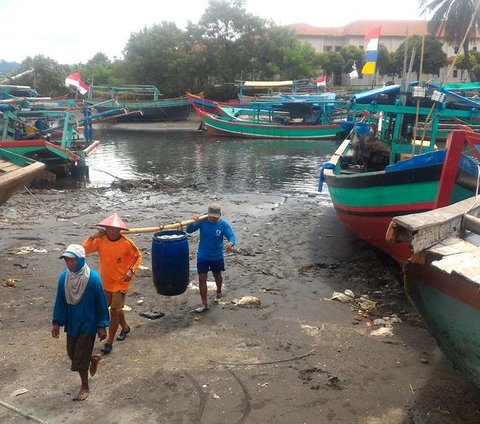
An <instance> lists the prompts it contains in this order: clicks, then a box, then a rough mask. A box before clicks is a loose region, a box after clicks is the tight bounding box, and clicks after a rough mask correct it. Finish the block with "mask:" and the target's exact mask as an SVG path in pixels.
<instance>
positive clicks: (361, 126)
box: [354, 122, 370, 136]
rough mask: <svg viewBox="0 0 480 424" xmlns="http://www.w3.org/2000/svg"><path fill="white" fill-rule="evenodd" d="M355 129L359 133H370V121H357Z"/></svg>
mask: <svg viewBox="0 0 480 424" xmlns="http://www.w3.org/2000/svg"><path fill="white" fill-rule="evenodd" d="M354 131H355V132H356V133H357V134H358V135H361V136H362V135H368V134H369V132H370V125H369V124H368V122H357V123H356V124H355V127H354Z"/></svg>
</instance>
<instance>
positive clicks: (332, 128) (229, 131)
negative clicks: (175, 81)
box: [195, 108, 353, 140]
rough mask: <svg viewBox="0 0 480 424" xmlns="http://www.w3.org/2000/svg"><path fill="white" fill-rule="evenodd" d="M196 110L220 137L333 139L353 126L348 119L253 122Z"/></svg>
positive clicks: (343, 134)
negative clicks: (319, 122) (324, 122)
mask: <svg viewBox="0 0 480 424" xmlns="http://www.w3.org/2000/svg"><path fill="white" fill-rule="evenodd" d="M195 112H196V113H197V115H198V116H199V117H201V119H202V121H203V125H204V126H205V128H206V130H207V132H208V134H210V135H214V136H219V137H240V138H257V139H258V138H265V139H268V138H271V139H272V138H273V139H308V140H315V139H329V140H331V139H335V138H340V139H341V138H344V137H345V136H346V135H347V134H348V132H349V131H350V130H351V128H352V126H353V123H352V122H347V121H345V122H341V123H332V124H328V125H296V124H295V125H285V124H275V123H260V122H258V123H253V122H248V121H244V122H242V121H241V120H232V119H229V118H228V117H222V116H218V115H212V114H209V113H206V112H203V111H199V110H198V108H195Z"/></svg>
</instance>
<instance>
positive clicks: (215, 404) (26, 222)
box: [0, 185, 480, 424]
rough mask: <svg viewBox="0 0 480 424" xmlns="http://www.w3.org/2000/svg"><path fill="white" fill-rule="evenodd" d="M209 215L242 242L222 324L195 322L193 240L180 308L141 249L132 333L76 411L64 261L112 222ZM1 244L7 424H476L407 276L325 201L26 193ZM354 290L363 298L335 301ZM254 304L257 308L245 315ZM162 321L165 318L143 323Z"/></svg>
mask: <svg viewBox="0 0 480 424" xmlns="http://www.w3.org/2000/svg"><path fill="white" fill-rule="evenodd" d="M213 201H215V202H219V203H221V205H222V209H223V217H224V218H225V219H226V220H228V221H229V222H230V223H231V225H232V227H233V229H234V231H235V233H236V236H237V239H238V241H237V245H236V248H237V250H236V251H235V252H234V253H231V254H228V255H227V256H226V267H227V270H226V272H225V291H224V299H222V302H220V303H219V304H213V294H214V292H213V291H211V292H210V301H211V304H212V307H211V309H210V310H209V311H208V312H207V313H205V314H202V315H198V314H195V313H193V312H192V311H193V309H194V308H195V307H196V306H198V304H199V301H200V297H199V294H198V286H197V276H196V270H195V247H196V243H197V236H196V235H194V236H192V237H191V238H190V241H189V247H190V256H191V258H190V286H189V288H188V289H187V291H186V292H185V293H183V294H181V295H178V296H172V297H165V296H161V295H159V294H158V293H157V292H156V289H155V287H154V285H153V282H152V271H151V268H152V267H151V260H152V259H151V237H152V234H138V235H132V236H131V238H132V239H133V240H134V241H135V242H136V243H137V244H138V246H139V247H140V248H141V250H142V252H143V254H144V261H143V264H142V268H141V269H140V270H139V271H138V272H137V274H136V276H135V279H134V282H133V285H132V290H131V292H130V294H129V296H128V299H127V304H128V306H129V307H130V308H131V311H129V312H128V313H127V320H128V321H129V323H130V325H131V328H132V331H131V333H130V334H129V336H128V337H127V339H126V340H125V341H123V342H115V344H114V346H113V351H112V353H111V354H109V355H108V356H105V357H103V359H102V360H101V361H100V364H99V368H98V371H97V374H96V375H95V376H94V377H93V378H91V380H90V389H91V394H90V396H89V398H88V399H87V400H86V401H85V402H72V401H71V398H72V397H73V396H74V395H75V394H76V392H77V391H78V388H79V384H80V380H79V377H78V374H77V373H73V372H71V371H70V370H69V366H70V363H69V360H68V358H67V356H66V352H65V337H64V334H63V333H62V334H61V337H60V340H57V339H53V338H52V337H51V335H50V329H51V309H52V306H53V301H54V297H55V290H56V284H57V278H58V275H59V273H60V271H61V270H62V269H63V267H64V263H63V261H61V260H59V259H58V257H59V254H60V252H61V251H63V249H64V248H65V246H66V245H68V244H70V243H75V242H76V243H78V242H81V241H82V240H83V239H84V238H85V237H87V236H88V235H89V234H91V233H92V232H93V231H94V230H95V228H96V227H95V224H96V223H97V222H99V221H101V220H102V219H103V218H105V217H106V216H108V215H110V214H111V213H113V212H118V213H119V214H120V215H121V216H122V218H124V220H125V221H126V222H127V223H128V224H129V225H130V226H131V227H135V228H137V227H150V226H155V225H164V224H168V223H172V222H178V221H183V220H187V219H189V218H190V217H191V216H192V215H193V214H194V213H200V214H201V213H204V212H205V211H206V208H207V206H208V204H209V203H211V202H213ZM0 229H1V234H2V236H1V238H0V248H1V250H0V299H1V300H0V302H1V303H0V330H1V334H2V342H1V343H0V381H1V382H2V385H1V386H0V400H1V401H2V405H1V406H0V423H5V424H13V423H23V422H29V421H27V419H26V418H25V417H24V416H22V413H25V414H27V415H30V416H31V417H35V418H36V419H37V420H39V421H41V422H48V423H90V422H92V423H93V422H103V423H112V424H113V423H139V422H143V423H147V424H149V423H151V424H154V423H160V422H161V423H204V424H207V423H229V424H230V423H272V424H273V423H275V424H291V423H362V424H363V423H370V424H373V423H375V424H376V423H389V424H390V423H391V424H407V423H415V424H424V423H425V424H427V423H428V424H432V423H433V424H436V423H478V422H480V411H479V408H478V405H479V404H480V403H479V401H480V395H479V392H478V391H477V390H476V389H475V388H474V387H473V386H472V385H471V384H469V383H468V382H466V381H465V380H464V379H463V378H462V377H461V376H460V375H459V374H458V373H457V372H456V371H455V370H454V369H452V368H451V366H450V365H449V363H448V362H447V361H446V359H445V358H444V356H443V355H442V353H441V352H440V351H439V350H438V348H437V347H436V345H435V344H434V342H433V340H432V338H431V337H430V335H429V333H428V332H427V330H426V329H425V328H424V326H423V324H422V322H421V320H420V319H419V317H418V316H417V315H416V313H415V311H414V310H413V308H412V307H411V305H410V303H409V301H408V299H407V298H406V297H405V295H404V293H403V288H402V284H401V273H400V269H399V268H398V267H397V266H396V265H395V264H394V263H392V262H391V261H390V260H389V259H388V258H386V257H385V256H383V255H381V254H380V253H378V252H377V251H375V250H372V249H371V248H369V246H368V245H366V244H365V243H363V242H361V241H359V240H357V239H355V238H354V237H353V236H352V235H351V234H350V233H349V232H348V231H346V230H345V229H344V228H343V227H342V226H341V225H340V223H339V222H338V220H337V217H336V215H335V212H334V210H333V208H332V206H331V204H330V202H329V200H328V198H327V197H325V196H323V195H321V194H318V195H317V196H307V195H295V196H290V195H289V196H286V195H282V194H278V195H272V194H268V195H267V194H260V193H257V194H236V195H233V194H229V195H223V194H212V193H199V192H198V191H196V190H194V189H192V188H179V187H177V188H174V187H152V186H148V185H145V186H141V185H134V186H129V187H128V190H123V191H122V190H120V189H118V188H91V187H90V188H80V189H75V190H52V189H48V190H30V191H29V192H28V191H21V192H18V193H17V194H15V195H14V196H13V197H12V198H11V199H10V200H9V201H8V202H7V203H6V204H4V205H3V206H2V207H1V208H0ZM89 263H90V265H91V266H93V267H96V265H97V260H96V257H91V258H90V259H89ZM11 279H13V280H14V283H15V284H14V286H13V287H8V286H7V280H11ZM347 289H348V290H351V291H352V292H353V297H352V296H350V297H349V298H346V299H344V300H345V301H344V302H341V301H339V300H329V299H331V298H332V295H333V294H334V293H342V294H344V293H345V290H347ZM347 293H349V292H348V291H347ZM246 296H252V297H254V298H256V299H258V300H259V301H260V303H261V304H260V305H249V306H248V307H247V306H241V305H239V304H238V303H237V304H236V303H234V301H237V300H238V299H241V298H244V297H246ZM336 297H338V298H341V296H339V295H337V296H336ZM151 312H162V313H164V314H165V315H164V316H163V317H162V318H159V319H154V320H152V319H148V318H146V317H145V316H141V315H140V314H145V313H147V315H148V313H151ZM100 348H101V344H100V343H97V344H96V347H95V350H96V352H99V351H100Z"/></svg>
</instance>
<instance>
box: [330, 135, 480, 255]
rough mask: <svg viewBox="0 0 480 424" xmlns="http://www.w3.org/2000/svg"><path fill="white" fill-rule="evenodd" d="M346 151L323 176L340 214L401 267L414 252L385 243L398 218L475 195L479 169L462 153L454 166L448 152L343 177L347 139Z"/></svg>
mask: <svg viewBox="0 0 480 424" xmlns="http://www.w3.org/2000/svg"><path fill="white" fill-rule="evenodd" d="M342 146H343V147H342ZM342 146H340V148H339V150H340V153H337V154H336V155H334V157H333V158H332V163H331V165H332V166H331V167H330V169H324V170H323V171H322V173H323V178H324V180H325V182H326V183H327V185H328V190H329V193H330V197H331V200H332V203H333V205H334V207H335V210H336V212H337V215H338V217H339V219H340V220H341V221H342V223H343V224H344V225H345V226H346V227H347V228H348V229H350V230H351V231H352V232H353V233H355V234H356V235H357V236H358V237H359V238H361V239H363V240H365V241H367V242H368V243H370V244H372V245H374V246H375V247H377V248H379V249H381V250H382V251H384V252H385V253H387V254H388V255H390V256H391V257H392V258H393V259H394V260H395V261H397V262H398V263H399V264H403V263H405V261H407V260H408V259H409V257H410V256H411V253H410V249H409V248H408V246H407V244H406V243H395V244H392V243H389V242H388V241H387V240H386V238H385V236H386V233H387V230H388V227H389V224H390V222H391V220H392V218H393V217H394V216H401V215H406V214H412V213H419V212H425V211H428V210H432V209H436V208H438V207H441V206H446V205H448V204H453V203H456V202H458V201H460V200H464V199H467V198H469V197H471V196H473V195H475V192H476V179H477V174H478V168H477V166H476V165H475V162H474V161H473V160H472V159H471V158H469V157H467V156H464V155H463V154H461V150H459V149H456V155H457V156H458V157H457V159H458V165H457V166H456V167H454V166H453V165H452V163H451V161H450V158H449V155H448V154H447V153H446V150H444V151H437V152H428V153H425V154H424V155H418V156H415V157H414V158H411V159H409V160H404V161H400V162H399V163H398V164H395V165H392V166H387V167H386V168H385V170H382V171H376V172H363V173H362V172H359V173H352V174H342V173H341V160H339V159H340V158H341V155H342V151H341V149H343V152H345V151H346V150H347V149H348V140H347V141H345V142H344V143H343V144H342ZM462 146H463V140H462ZM339 150H337V152H339ZM451 151H452V152H453V151H454V149H451ZM447 165H452V166H447ZM452 170H453V171H452Z"/></svg>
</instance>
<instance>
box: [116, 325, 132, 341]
mask: <svg viewBox="0 0 480 424" xmlns="http://www.w3.org/2000/svg"><path fill="white" fill-rule="evenodd" d="M128 333H130V327H128V330H123V329H122V331H120V334H119V335H118V336H117V340H118V341H119V342H123V341H124V340H125V339H126V338H127V335H128Z"/></svg>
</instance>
